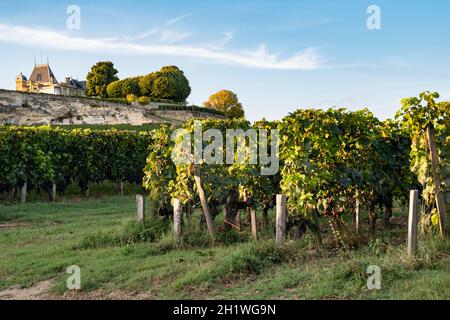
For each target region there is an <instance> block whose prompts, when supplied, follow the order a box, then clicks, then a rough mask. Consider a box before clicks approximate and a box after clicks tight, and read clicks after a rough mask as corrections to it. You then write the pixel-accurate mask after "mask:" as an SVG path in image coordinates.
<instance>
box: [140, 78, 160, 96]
mask: <svg viewBox="0 0 450 320" xmlns="http://www.w3.org/2000/svg"><path fill="white" fill-rule="evenodd" d="M155 78H156V74H155V73H154V72H152V73H150V74H148V75H146V76H143V77H141V79H140V81H139V87H140V89H141V94H142V95H143V96H146V97H150V96H152V94H153V82H154V81H155Z"/></svg>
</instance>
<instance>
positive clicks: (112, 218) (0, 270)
mask: <svg viewBox="0 0 450 320" xmlns="http://www.w3.org/2000/svg"><path fill="white" fill-rule="evenodd" d="M147 209H149V208H147ZM134 212H135V203H134V197H131V196H128V197H118V196H107V197H99V198H93V199H89V200H85V199H77V198H75V197H74V198H69V199H67V200H65V201H62V202H58V203H45V202H35V203H28V204H25V205H18V204H14V205H3V204H2V205H0V299H1V298H19V297H21V296H20V295H17V296H15V295H12V294H11V293H9V294H8V293H7V292H8V291H5V290H10V289H11V288H14V290H15V291H14V292H15V293H19V294H20V293H24V292H25V293H26V292H28V291H27V290H31V289H33V288H34V289H35V287H36V285H38V284H40V283H41V282H42V281H46V280H50V281H48V283H47V284H48V291H47V292H45V293H39V294H37V295H36V296H37V297H38V298H71V299H73V298H75V299H77V298H80V299H81V298H83V299H84V298H87V299H99V298H101V299H103V298H106V299H115V298H122V299H166V298H170V299H210V298H217V299H222V298H229V299H438V298H440V299H450V276H449V275H450V241H449V240H446V241H441V240H439V239H431V238H427V239H421V246H420V249H419V255H418V256H417V258H415V259H410V258H408V256H407V255H406V246H405V239H406V229H405V224H404V218H402V217H398V216H399V215H400V216H401V215H404V214H401V213H400V212H397V217H396V218H395V225H394V228H393V230H390V231H389V232H388V231H386V230H382V229H381V227H380V228H379V235H378V239H377V240H373V241H369V243H368V245H364V246H361V249H356V250H344V249H340V250H338V249H336V248H335V247H333V245H332V236H331V234H330V232H327V230H326V225H327V222H326V221H325V220H323V221H322V225H323V226H324V229H325V230H324V237H325V239H324V246H323V248H321V249H319V248H317V246H316V244H315V241H314V238H313V237H312V236H311V235H309V234H306V236H303V237H302V238H300V240H296V241H288V243H287V244H286V247H285V248H282V249H277V248H275V247H274V245H273V242H274V240H273V225H271V226H269V228H267V229H266V230H261V226H260V237H261V239H260V240H258V241H252V240H250V234H249V230H248V229H249V227H248V226H244V227H243V229H242V233H237V232H231V233H221V232H220V226H219V222H220V221H221V219H220V217H217V219H216V221H217V224H218V225H217V229H218V230H219V231H218V235H217V240H216V243H215V244H214V245H212V244H211V242H210V241H209V239H208V236H207V232H206V231H205V230H204V229H205V228H204V227H202V228H201V227H200V226H199V224H198V216H197V217H194V219H193V220H192V222H191V223H190V225H188V224H187V222H186V225H185V230H189V232H187V234H186V236H185V241H184V244H183V245H179V244H177V243H175V242H174V241H173V240H172V236H171V233H170V228H171V225H170V221H163V220H150V221H148V222H147V224H146V227H145V228H141V227H139V226H137V225H136V224H135V222H134V214H135V213H134ZM197 215H198V213H197ZM271 218H272V220H273V216H272V217H271ZM243 220H245V219H243ZM70 265H77V266H79V267H80V268H81V283H82V289H81V290H80V291H78V292H69V293H68V292H66V279H67V277H68V276H69V275H68V274H66V268H67V267H68V266H70ZM369 265H378V266H379V267H380V268H381V274H382V283H381V289H380V290H368V289H367V286H366V282H367V278H368V276H369V275H368V274H366V270H367V267H368V266H369ZM38 291H39V290H38ZM5 292H6V293H5ZM25 296H26V295H25ZM22 297H23V296H22ZM26 297H28V296H26Z"/></svg>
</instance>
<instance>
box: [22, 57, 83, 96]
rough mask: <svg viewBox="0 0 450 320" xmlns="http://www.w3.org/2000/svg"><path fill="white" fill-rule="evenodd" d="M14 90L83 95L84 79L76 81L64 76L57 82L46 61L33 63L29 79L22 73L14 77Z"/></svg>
mask: <svg viewBox="0 0 450 320" xmlns="http://www.w3.org/2000/svg"><path fill="white" fill-rule="evenodd" d="M16 91H21V92H33V93H47V94H56V95H63V96H85V92H86V81H78V80H75V79H72V77H66V78H65V79H64V82H58V80H56V77H55V75H54V74H53V71H52V69H51V68H50V65H49V64H48V63H47V64H35V66H34V69H33V72H32V73H31V76H30V78H29V79H27V77H25V76H24V75H23V74H22V73H20V75H18V76H17V77H16Z"/></svg>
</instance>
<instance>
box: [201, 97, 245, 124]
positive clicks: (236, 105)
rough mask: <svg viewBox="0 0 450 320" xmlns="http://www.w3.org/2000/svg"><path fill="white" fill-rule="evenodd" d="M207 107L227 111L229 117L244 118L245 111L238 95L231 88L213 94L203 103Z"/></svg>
mask: <svg viewBox="0 0 450 320" xmlns="http://www.w3.org/2000/svg"><path fill="white" fill-rule="evenodd" d="M203 106H204V107H205V108H209V109H214V110H218V111H221V112H223V113H225V115H226V117H227V118H230V119H236V118H244V117H245V113H244V109H243V108H242V104H241V103H240V102H239V99H238V96H237V95H236V94H235V93H234V92H233V91H230V90H221V91H219V92H217V93H214V94H213V95H211V96H210V97H209V99H208V101H206V102H204V103H203Z"/></svg>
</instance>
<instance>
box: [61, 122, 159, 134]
mask: <svg viewBox="0 0 450 320" xmlns="http://www.w3.org/2000/svg"><path fill="white" fill-rule="evenodd" d="M159 126H160V124H157V123H149V124H142V125H131V124H115V125H103V124H67V125H53V127H60V128H62V129H67V130H72V129H91V130H111V129H117V130H128V131H139V132H140V131H152V130H154V129H157V128H158V127H159Z"/></svg>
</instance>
